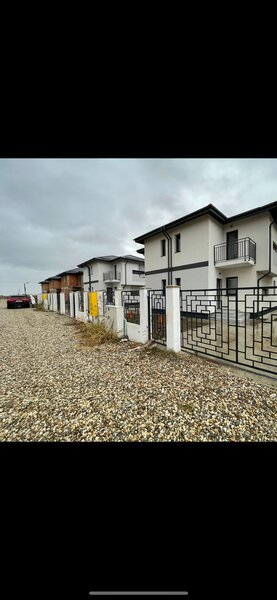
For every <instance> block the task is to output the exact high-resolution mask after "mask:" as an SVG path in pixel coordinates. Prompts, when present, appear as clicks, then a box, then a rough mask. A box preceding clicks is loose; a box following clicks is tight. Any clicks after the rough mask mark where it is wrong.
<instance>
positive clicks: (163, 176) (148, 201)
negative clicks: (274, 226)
mask: <svg viewBox="0 0 277 600" xmlns="http://www.w3.org/2000/svg"><path fill="white" fill-rule="evenodd" d="M276 200H277V159H236V160H234V159H190V160H188V159H0V294H10V293H16V294H17V293H18V290H19V289H20V293H23V291H24V286H23V284H24V282H30V283H28V284H27V292H28V291H29V292H33V293H37V292H38V291H40V289H41V286H40V285H38V282H39V281H41V280H42V279H45V278H46V277H49V276H51V275H55V274H56V273H59V272H61V271H64V270H66V269H72V268H74V267H76V266H77V264H79V263H81V262H83V261H84V260H87V259H89V258H92V257H93V256H100V255H104V254H118V255H120V254H135V253H136V249H137V248H138V247H140V246H138V245H137V244H135V242H133V238H135V237H137V236H139V235H141V234H143V233H145V232H147V231H149V230H151V229H154V228H155V227H159V226H161V225H164V224H165V223H167V222H168V221H172V220H174V219H177V218H179V217H182V216H183V215H185V214H186V213H189V212H192V211H194V210H197V209H198V208H201V207H203V206H205V205H206V204H209V203H212V204H214V205H215V206H216V207H217V208H218V209H219V210H221V211H222V212H223V213H225V214H226V215H227V216H231V215H233V214H236V213H238V212H243V211H244V210H248V209H250V208H254V207H256V206H260V205H263V204H267V203H269V202H274V201H276Z"/></svg>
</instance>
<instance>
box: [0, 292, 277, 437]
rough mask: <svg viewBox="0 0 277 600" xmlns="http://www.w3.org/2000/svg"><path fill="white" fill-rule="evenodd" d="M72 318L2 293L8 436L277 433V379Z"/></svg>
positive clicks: (0, 394)
mask: <svg viewBox="0 0 277 600" xmlns="http://www.w3.org/2000/svg"><path fill="white" fill-rule="evenodd" d="M72 323H73V321H72V320H71V319H69V318H67V317H62V316H60V315H57V314H55V313H44V312H39V311H36V310H34V309H17V310H7V309H6V303H5V301H0V331H1V348H0V418H1V425H0V440H1V441H276V439H277V427H276V399H277V386H276V380H275V381H274V380H270V379H268V380H267V379H266V378H257V377H256V378H254V376H251V375H248V374H247V375H245V374H243V373H242V372H240V371H238V370H237V369H234V368H233V369H232V368H229V367H228V366H225V365H218V364H216V363H213V362H210V361H207V360H204V359H202V358H201V357H199V356H192V355H189V354H185V353H181V355H178V356H177V357H176V355H172V354H171V353H168V352H163V351H155V350H152V351H151V350H145V349H141V347H140V348H138V347H136V346H135V345H133V344H130V343H129V342H120V343H117V344H106V345H104V346H100V347H97V348H89V347H87V346H84V345H81V344H80V338H79V336H78V335H77V334H76V329H75V327H74V326H69V324H72ZM234 371H236V372H234ZM257 381H259V383H257ZM264 381H266V384H265V383H264Z"/></svg>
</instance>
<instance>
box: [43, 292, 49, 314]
mask: <svg viewBox="0 0 277 600" xmlns="http://www.w3.org/2000/svg"><path fill="white" fill-rule="evenodd" d="M48 303H49V294H46V299H45V300H43V310H48Z"/></svg>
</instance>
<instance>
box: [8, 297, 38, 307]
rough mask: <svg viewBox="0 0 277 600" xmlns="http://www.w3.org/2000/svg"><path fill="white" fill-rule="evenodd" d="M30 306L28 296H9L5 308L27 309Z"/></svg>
mask: <svg viewBox="0 0 277 600" xmlns="http://www.w3.org/2000/svg"><path fill="white" fill-rule="evenodd" d="M30 306H32V303H31V299H30V298H29V297H28V296H10V297H9V298H7V308H29V307H30Z"/></svg>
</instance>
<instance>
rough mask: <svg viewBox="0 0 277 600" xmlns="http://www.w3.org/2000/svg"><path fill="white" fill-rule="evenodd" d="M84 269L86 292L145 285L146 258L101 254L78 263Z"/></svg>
mask: <svg viewBox="0 0 277 600" xmlns="http://www.w3.org/2000/svg"><path fill="white" fill-rule="evenodd" d="M78 267H79V268H82V270H83V287H84V291H85V292H89V291H91V292H98V291H102V290H104V291H107V294H108V295H110V294H112V293H113V291H114V290H116V289H117V290H137V289H140V288H142V287H144V286H145V275H144V259H143V258H140V257H137V256H132V255H129V254H127V255H125V256H115V255H110V256H99V257H95V258H91V259H90V260H88V261H85V262H83V263H81V264H80V265H78Z"/></svg>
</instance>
